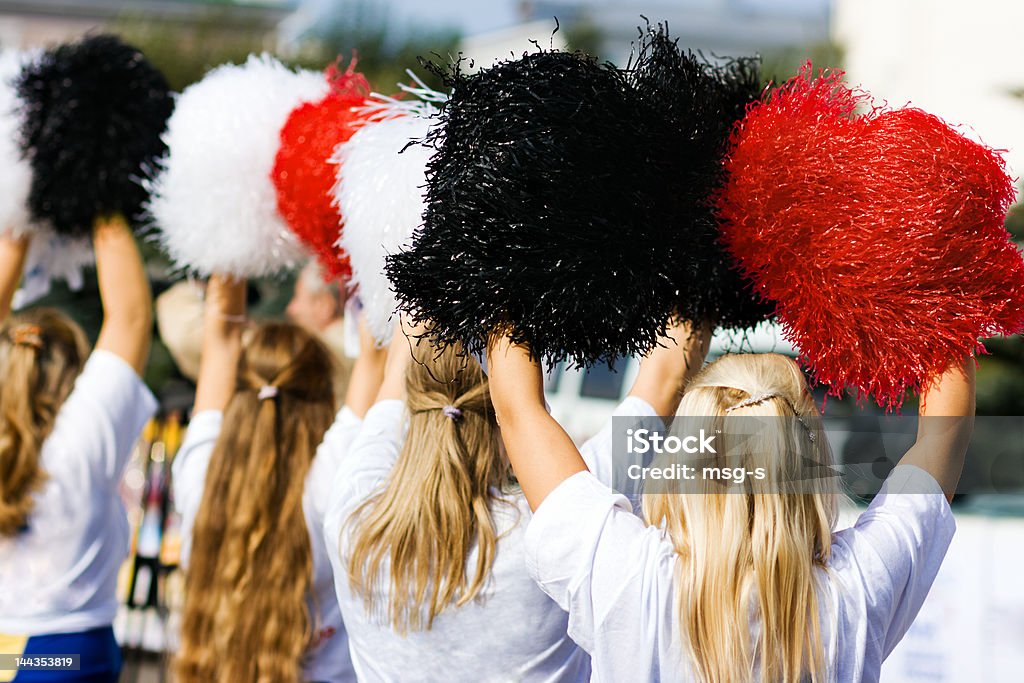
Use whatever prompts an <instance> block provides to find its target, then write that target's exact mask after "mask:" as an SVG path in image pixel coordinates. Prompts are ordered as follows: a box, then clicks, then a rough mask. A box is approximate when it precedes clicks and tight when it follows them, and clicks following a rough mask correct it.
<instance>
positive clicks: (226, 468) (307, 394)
mask: <svg viewBox="0 0 1024 683" xmlns="http://www.w3.org/2000/svg"><path fill="white" fill-rule="evenodd" d="M267 387H272V389H267ZM261 389H263V393H262V396H263V397H262V398H261V394H260V390H261ZM271 394H273V395H271ZM333 418H334V397H333V393H332V388H331V358H330V355H329V352H328V351H327V349H326V348H324V346H323V345H322V344H321V343H320V342H319V341H317V340H316V339H315V338H314V337H313V336H312V335H310V334H309V333H308V332H305V331H303V330H302V329H301V328H300V327H298V326H296V325H291V324H286V323H265V324H262V325H260V326H258V327H257V328H256V329H255V330H254V331H253V333H252V335H251V337H249V339H248V341H247V343H246V345H245V348H244V350H243V352H242V357H241V359H240V360H239V364H238V385H237V390H236V392H235V395H234V396H233V397H232V399H231V401H230V402H229V403H228V406H227V409H226V410H225V413H224V423H223V427H222V429H221V433H220V437H219V438H218V440H217V443H216V445H215V446H214V450H213V454H212V455H211V458H210V466H209V471H208V473H207V477H206V486H205V489H204V491H203V499H202V503H201V504H200V506H199V511H198V513H197V515H196V521H195V527H194V529H193V534H192V538H193V540H192V553H191V559H190V564H189V567H188V572H187V574H186V584H185V588H186V595H185V607H184V611H183V616H182V629H181V647H180V649H179V651H178V656H177V659H176V662H175V669H176V673H177V677H178V680H179V681H201V682H202V683H209V682H210V681H217V682H220V681H231V682H233V681H268V682H270V681H272V682H273V683H280V682H286V683H287V682H294V683H298V681H300V679H301V670H300V659H301V657H302V654H303V652H304V651H305V649H306V647H307V645H308V644H309V642H310V638H311V634H312V631H313V624H312V618H311V616H310V613H309V606H308V603H307V596H308V592H309V589H310V586H311V584H312V580H313V556H312V549H311V547H310V541H309V533H310V532H309V529H308V528H307V524H306V519H305V516H304V514H303V508H302V496H303V491H304V488H305V479H306V475H307V473H308V472H309V467H310V465H311V463H312V461H313V457H314V455H315V453H316V448H317V446H318V445H319V444H320V442H321V441H322V440H323V437H324V433H325V432H326V431H327V428H328V427H329V426H330V424H331V422H332V420H333Z"/></svg>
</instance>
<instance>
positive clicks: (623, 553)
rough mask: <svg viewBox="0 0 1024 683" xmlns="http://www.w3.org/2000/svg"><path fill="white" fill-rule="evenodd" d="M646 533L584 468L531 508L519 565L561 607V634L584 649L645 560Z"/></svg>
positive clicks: (620, 499)
mask: <svg viewBox="0 0 1024 683" xmlns="http://www.w3.org/2000/svg"><path fill="white" fill-rule="evenodd" d="M652 532H655V530H654V529H653V528H648V527H647V526H646V525H645V524H644V523H643V522H642V521H641V520H640V519H639V518H638V517H636V516H635V515H634V514H633V513H632V509H631V506H630V503H629V501H628V500H627V499H626V497H625V496H622V495H620V494H616V493H613V492H612V491H611V490H609V488H608V487H607V486H605V485H603V484H602V483H601V482H599V481H598V480H597V479H596V478H595V477H594V476H593V475H592V474H591V473H589V472H579V473H577V474H574V475H573V476H571V477H569V478H568V479H566V480H565V481H563V482H562V483H561V484H559V485H558V486H557V487H556V488H555V490H553V491H552V492H551V493H549V494H548V496H547V498H545V499H544V502H543V503H541V505H540V507H539V508H537V511H536V512H535V513H534V515H533V518H532V519H531V521H530V524H529V526H528V527H527V530H526V538H525V545H526V567H527V571H528V572H529V574H530V576H531V578H533V580H534V581H536V582H537V584H538V585H539V586H540V587H541V589H542V590H543V591H544V592H545V593H547V594H548V596H550V597H551V599H552V600H554V601H555V602H557V603H558V605H559V606H560V607H561V608H562V609H563V610H566V611H567V612H568V613H569V635H570V636H571V637H572V639H573V640H575V641H576V642H577V643H578V644H579V645H580V647H582V648H583V649H584V650H586V651H587V652H590V653H593V651H594V642H595V635H596V633H597V630H598V629H599V628H600V626H601V623H602V622H603V621H604V620H605V618H606V616H607V615H608V613H609V611H610V610H612V609H613V608H615V609H619V608H620V607H621V605H616V603H618V602H619V596H620V595H621V594H622V592H623V591H624V590H627V589H628V584H630V582H631V581H633V580H634V579H635V578H636V577H637V575H638V574H639V573H640V572H641V571H642V568H643V567H644V566H645V564H646V562H647V559H648V556H649V551H650V550H651V548H650V547H647V546H649V545H650V544H651V543H654V545H657V539H656V536H655V535H654V534H652ZM655 533H656V532H655ZM638 618H639V617H638Z"/></svg>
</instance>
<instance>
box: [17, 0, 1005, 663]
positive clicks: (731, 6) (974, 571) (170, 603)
mask: <svg viewBox="0 0 1024 683" xmlns="http://www.w3.org/2000/svg"><path fill="white" fill-rule="evenodd" d="M642 16H643V17H647V18H649V19H650V21H651V22H659V21H667V22H668V24H669V27H670V29H671V33H672V34H673V35H674V36H677V37H679V39H680V43H681V44H682V45H683V46H685V47H689V48H692V49H694V50H699V51H702V52H703V53H704V54H705V55H707V56H709V57H712V58H714V57H716V56H733V55H749V54H754V53H756V54H760V55H761V56H762V58H763V63H764V66H763V73H764V74H765V77H766V78H772V79H775V80H783V79H785V78H788V77H789V76H791V75H793V74H794V73H795V71H796V70H797V68H798V67H799V66H800V65H801V64H803V63H804V62H805V61H807V60H811V61H813V63H814V65H815V66H818V67H840V68H843V69H845V70H846V71H847V80H848V81H849V82H850V83H852V84H859V85H861V86H863V87H864V88H865V89H866V90H868V91H870V92H871V93H872V94H874V95H875V97H876V98H877V99H878V100H880V101H884V102H887V103H888V104H889V105H891V106H901V105H904V104H907V103H911V104H913V105H916V106H920V107H922V108H924V109H926V110H928V111H930V112H932V113H934V114H937V115H939V116H941V117H942V118H944V119H945V120H947V121H948V122H950V123H953V124H961V130H962V131H963V132H964V133H965V134H967V135H969V136H971V137H975V138H977V139H980V140H982V141H984V142H985V143H986V144H988V145H990V146H992V147H995V148H997V149H1001V150H1005V152H1006V159H1007V162H1008V165H1009V169H1010V172H1011V174H1012V175H1013V176H1014V177H1015V178H1019V177H1020V173H1021V171H1022V170H1024V100H1022V97H1024V65H1022V61H1021V59H1020V56H1019V47H1018V46H1019V34H1020V30H1021V27H1022V26H1024V2H1020V1H1019V0H972V1H971V2H966V1H964V0H671V1H669V0H661V1H656V0H654V1H652V0H487V1H486V2H474V1H471V0H429V1H427V0H237V1H233V0H132V1H130V2H128V1H121V0H0V46H2V47H18V48H31V47H39V46H47V45H51V44H54V43H58V42H61V41H66V40H73V39H76V38H78V37H80V36H81V35H83V34H85V33H89V32H99V31H111V32H116V33H119V34H121V35H122V36H123V37H124V38H125V39H126V40H128V41H130V42H133V43H135V44H136V45H137V46H139V47H140V48H141V49H142V50H143V51H144V52H145V53H146V54H147V55H148V56H149V58H150V59H151V60H152V61H153V62H154V63H155V64H156V65H157V66H158V67H159V68H161V69H162V70H163V71H164V73H165V74H166V75H167V77H168V80H169V81H170V83H171V86H172V88H174V89H175V90H178V91H180V90H182V89H184V88H185V87H187V86H188V85H189V84H190V83H193V82H195V81H197V80H199V79H200V78H201V77H202V76H203V74H204V73H205V72H206V71H207V70H209V69H210V68H212V67H214V66H217V65H219V64H222V63H225V62H237V61H241V60H243V59H244V58H245V57H246V55H248V54H249V53H251V52H261V51H268V52H272V53H274V54H276V55H277V56H278V57H279V58H281V59H282V60H283V61H285V62H287V63H289V64H292V65H296V66H303V67H307V68H315V69H319V68H323V67H324V66H326V65H328V64H330V63H332V62H334V61H335V60H336V59H337V58H338V57H339V56H340V57H341V58H343V59H344V60H345V61H346V62H347V61H348V60H349V59H352V57H353V55H356V56H357V58H358V65H359V66H358V68H359V70H360V71H362V72H363V73H365V74H366V76H367V77H368V78H369V80H370V82H371V84H372V85H373V86H374V88H375V89H376V90H377V91H379V92H382V93H389V94H390V93H394V92H396V91H397V89H398V88H397V84H398V83H400V82H402V83H408V82H410V81H411V79H410V76H409V75H408V74H407V73H406V70H407V69H412V70H413V71H414V72H415V73H416V74H417V75H418V76H419V77H421V78H424V79H425V80H426V81H427V82H428V83H429V84H431V85H433V86H435V87H437V86H438V83H437V82H436V80H434V79H432V78H431V77H430V75H429V74H428V73H427V72H426V71H425V70H424V69H423V68H421V66H420V65H419V63H418V61H417V60H418V59H419V58H424V59H430V60H434V61H438V62H441V63H444V62H447V61H448V60H449V59H451V58H453V57H456V56H459V55H462V56H464V57H466V58H467V59H468V60H470V61H471V62H472V64H474V65H475V66H476V67H477V68H479V67H480V66H486V65H489V64H490V63H491V62H492V61H493V60H495V59H499V58H507V57H510V56H513V55H519V54H521V53H522V52H523V51H524V50H532V49H535V48H534V46H533V44H532V42H531V41H537V43H539V44H540V45H541V46H544V47H547V46H549V45H550V46H554V47H559V48H568V49H579V50H582V51H585V52H588V53H590V54H593V55H595V56H597V57H599V58H601V59H604V60H609V61H612V62H614V63H616V64H619V65H625V64H626V63H627V62H628V61H629V59H630V55H631V50H632V46H633V42H634V41H635V39H636V38H637V35H638V26H639V25H641V24H642V23H643V19H642V18H641V17H642ZM556 19H557V31H556ZM1007 228H1008V229H1009V230H1010V232H1011V233H1012V234H1013V235H1014V237H1015V238H1016V239H1017V240H1018V241H1022V240H1024V205H1020V204H1018V205H1017V206H1016V207H1014V209H1012V210H1011V212H1010V214H1009V217H1008V221H1007ZM145 250H146V257H147V263H148V266H149V269H150V273H151V276H152V278H153V282H154V290H155V293H156V294H160V293H162V292H163V291H165V290H166V289H167V288H169V287H170V286H171V285H172V284H173V283H175V282H177V281H179V280H181V279H182V275H181V274H180V273H175V272H173V271H172V270H171V269H170V267H169V265H168V263H167V261H166V259H165V258H164V257H163V256H162V255H161V254H160V253H159V252H158V250H157V249H156V248H155V247H153V246H152V245H149V244H147V245H146V247H145ZM294 285H295V278H294V277H283V278H279V279H268V280H264V281H257V282H253V283H251V287H250V289H251V292H250V299H251V302H252V309H253V310H254V313H255V314H256V315H262V316H275V315H281V314H282V313H283V311H284V309H285V307H286V305H287V304H288V302H289V299H290V298H291V297H292V292H293V287H294ZM41 303H45V304H49V305H57V306H60V307H61V308H64V309H65V310H67V311H69V312H70V313H71V314H72V315H73V316H74V317H75V318H76V319H77V320H78V321H79V322H81V323H82V324H83V326H84V327H85V328H86V329H87V330H88V331H89V332H90V334H91V335H93V336H94V335H95V333H96V332H97V331H98V325H99V320H100V310H99V303H98V300H97V298H96V296H95V279H94V275H93V274H91V273H90V274H88V275H87V277H86V282H85V286H84V288H83V289H82V290H81V291H80V292H71V291H69V290H68V289H67V288H66V287H62V286H60V285H57V286H55V287H54V289H53V291H52V292H51V293H50V294H49V295H48V296H47V297H46V298H45V299H44V300H43V301H42V302H41ZM199 320H200V319H199V318H194V317H193V318H192V319H191V321H190V322H188V323H183V324H189V325H198V324H199ZM986 347H987V348H988V350H989V355H987V356H985V357H983V358H982V359H981V361H980V366H979V373H978V412H979V414H981V415H990V416H1005V419H1004V421H1001V422H999V423H998V425H1000V427H999V429H997V430H991V429H990V430H988V432H986V434H985V435H983V436H981V437H979V438H978V439H976V440H975V444H974V446H973V447H972V452H971V456H970V463H971V464H970V467H972V468H974V471H975V473H977V472H983V473H984V476H985V477H988V478H990V479H993V480H994V481H995V483H996V485H995V486H994V487H990V488H991V489H992V490H990V491H982V492H980V493H979V494H976V495H971V496H964V497H962V499H961V500H958V501H957V505H956V510H957V518H958V524H959V532H958V535H957V537H956V539H955V540H954V543H953V547H952V548H951V550H950V553H949V556H948V558H947V561H946V564H945V565H944V566H943V568H942V571H941V572H940V575H939V578H938V579H937V581H936V584H935V588H934V589H933V591H932V594H931V596H930V597H929V599H928V602H927V603H926V605H925V608H924V610H923V611H922V614H921V616H920V617H919V619H918V620H917V622H916V623H915V625H914V627H913V628H912V629H911V631H910V634H909V635H908V636H907V638H906V639H905V640H904V642H903V643H902V644H901V645H900V646H899V647H898V648H897V650H896V652H895V653H894V654H893V656H892V658H891V659H890V661H889V662H888V663H887V664H886V668H885V670H884V672H883V673H884V675H883V680H885V681H897V682H902V681H906V682H911V681H913V682H917V681H958V682H959V681H964V682H967V681H981V680H984V681H1020V680H1021V678H1022V674H1021V671H1024V582H1022V581H1020V580H1019V572H1020V569H1019V568H1020V567H1021V566H1024V496H1022V495H1021V492H1022V491H1024V427H1022V425H1024V417H1020V416H1024V340H1022V339H1021V338H1019V337H1015V338H1010V339H998V340H989V341H987V342H986ZM740 349H743V350H755V351H773V350H774V351H778V352H783V353H792V349H791V348H790V347H789V346H788V344H786V342H785V341H784V340H783V339H782V338H781V336H780V335H779V333H778V331H777V330H775V329H772V328H770V327H766V328H764V329H760V330H758V331H756V332H755V333H751V334H747V335H742V336H735V335H733V336H730V335H719V336H718V337H716V340H715V344H714V347H713V353H715V354H717V353H721V352H724V351H728V350H740ZM634 370H635V364H634V363H631V362H622V363H619V364H618V365H617V366H616V368H615V371H612V370H609V369H604V368H597V369H594V370H592V371H590V372H588V373H580V372H576V371H573V370H570V369H565V368H555V369H554V370H553V371H552V374H551V378H550V383H549V401H550V402H551V404H552V408H553V411H554V412H555V414H556V416H557V417H559V419H561V420H562V421H563V423H564V424H566V426H567V428H568V429H569V430H570V432H571V433H572V434H573V436H574V437H575V438H577V439H583V438H585V437H586V436H587V435H589V434H591V433H593V432H594V431H596V429H597V428H598V427H599V426H600V425H601V424H602V423H603V422H604V420H605V419H606V418H607V416H608V414H609V413H610V411H611V408H612V407H613V406H614V405H615V403H616V401H617V400H618V399H619V398H620V397H621V396H622V395H623V394H624V393H625V391H626V389H627V388H628V386H629V382H630V380H631V376H632V372H633V371H634ZM146 380H147V382H148V383H149V384H150V386H151V387H152V388H153V389H154V391H156V392H157V394H158V396H160V397H161V400H162V404H163V408H164V409H163V413H162V415H161V418H160V419H159V420H158V421H157V422H154V424H152V425H151V426H150V428H149V429H148V430H147V434H146V435H145V438H144V439H143V440H142V442H141V443H140V445H139V447H138V449H137V453H136V458H135V460H134V461H133V465H132V469H131V470H130V471H129V473H128V475H127V476H126V480H125V485H124V492H125V497H126V499H127V500H128V501H129V507H130V509H131V514H132V520H133V524H134V525H135V528H136V541H135V547H134V551H133V559H132V561H130V562H129V563H128V564H127V565H126V567H125V572H124V576H123V582H122V583H123V584H124V586H123V593H124V596H125V603H126V606H125V610H124V613H123V614H122V616H121V617H120V618H119V624H118V631H119V637H120V638H121V640H122V643H123V644H124V645H125V646H126V653H127V654H126V661H127V666H126V668H125V674H124V680H126V681H135V680H161V679H163V677H164V676H165V674H164V667H162V666H161V665H160V663H161V658H162V656H163V653H164V652H165V651H166V650H167V649H168V648H169V647H173V632H174V617H175V613H174V609H173V607H174V604H175V601H176V596H177V595H179V594H180V573H179V572H175V571H174V568H175V566H176V563H177V548H178V539H177V538H176V536H175V533H176V532H175V528H176V527H175V524H176V521H175V518H174V513H173V505H172V504H171V502H170V501H169V499H168V495H167V490H168V487H167V476H166V475H167V471H168V469H169V468H168V465H169V462H170V460H171V458H172V457H173V454H174V450H175V449H176V448H177V444H178V443H179V442H180V435H181V429H182V424H183V422H184V421H186V420H187V409H188V406H189V405H190V404H191V390H192V387H191V384H190V382H189V380H188V379H187V378H186V377H185V376H184V375H183V374H182V373H181V372H180V371H179V370H178V368H177V367H176V365H175V363H174V362H173V360H172V359H171V356H170V354H169V353H168V351H167V349H166V347H164V346H163V345H162V344H161V343H160V342H159V341H158V342H157V343H156V344H155V347H154V351H153V355H152V359H151V362H150V365H149V367H148V370H147V374H146ZM822 398H823V397H822ZM905 411H906V412H907V413H909V414H913V412H914V407H913V402H910V403H908V404H907V407H906V408H905ZM877 413H878V411H877V409H875V408H874V407H873V406H871V405H865V404H857V403H856V402H855V401H853V400H852V399H849V398H845V399H841V400H836V399H829V401H828V403H827V408H826V414H827V415H830V416H833V417H835V418H837V419H847V420H853V419H860V418H863V416H865V415H867V416H870V415H872V414H877ZM993 431H997V432H1000V433H999V434H993V433H992V432H993ZM842 441H843V439H842V438H840V442H842ZM846 441H847V443H846V446H848V447H847V448H845V450H844V449H843V448H841V447H840V448H837V450H842V451H843V456H844V457H845V458H846V459H847V461H850V460H854V461H856V458H857V457H858V455H857V452H856V448H854V447H853V446H852V444H853V440H850V439H847V440H846ZM881 464H882V466H883V468H884V467H885V466H891V463H881ZM993 472H997V473H996V475H992V473H993ZM970 476H971V470H970V469H969V471H968V474H967V477H968V478H969V477H970Z"/></svg>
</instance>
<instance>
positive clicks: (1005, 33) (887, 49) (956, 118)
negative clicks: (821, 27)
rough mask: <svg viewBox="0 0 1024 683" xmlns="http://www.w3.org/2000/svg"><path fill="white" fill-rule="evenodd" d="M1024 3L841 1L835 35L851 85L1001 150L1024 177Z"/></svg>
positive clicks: (1013, 170)
mask: <svg viewBox="0 0 1024 683" xmlns="http://www.w3.org/2000/svg"><path fill="white" fill-rule="evenodd" d="M1022 30H1024V2H1020V1H1019V0H972V2H964V1H963V0H898V1H896V2H893V1H892V0H835V10H834V15H833V25H832V31H833V36H834V38H835V40H836V41H837V42H839V43H840V44H841V45H842V46H843V47H844V48H845V50H846V52H845V55H846V57H845V66H846V70H847V74H848V79H849V81H850V82H851V83H855V84H860V85H862V86H863V87H864V88H865V89H866V90H868V91H869V92H871V93H872V94H873V95H875V97H877V98H880V99H882V100H885V101H887V102H888V103H889V104H890V105H892V106H902V105H905V104H907V103H911V104H913V105H915V106H918V107H921V108H922V109H924V110H926V111H929V112H931V113H933V114H936V115H938V116H941V117H942V118H943V119H945V120H946V121H947V122H949V123H951V124H962V125H963V128H962V130H963V131H964V132H965V133H966V134H968V135H971V136H972V137H975V138H977V139H980V140H982V141H983V142H985V143H986V144H988V145H990V146H992V147H995V148H997V149H1005V150H1007V154H1006V158H1007V161H1008V164H1009V170H1010V173H1011V175H1013V176H1014V177H1015V178H1020V176H1021V173H1024V99H1020V98H1019V97H1017V96H1015V95H1014V92H1015V91H1021V90H1024V68H1022V67H1021V54H1020V45H1021V40H1020V34H1021V31H1022Z"/></svg>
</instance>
